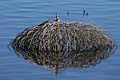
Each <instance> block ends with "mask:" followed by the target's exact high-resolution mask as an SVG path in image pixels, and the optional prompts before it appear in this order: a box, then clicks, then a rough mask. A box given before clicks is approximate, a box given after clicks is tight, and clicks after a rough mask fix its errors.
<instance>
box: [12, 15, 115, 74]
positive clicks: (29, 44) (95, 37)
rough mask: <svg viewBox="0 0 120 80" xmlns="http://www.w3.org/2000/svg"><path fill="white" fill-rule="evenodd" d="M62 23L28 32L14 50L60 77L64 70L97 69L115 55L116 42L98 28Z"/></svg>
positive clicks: (14, 44) (49, 23)
mask: <svg viewBox="0 0 120 80" xmlns="http://www.w3.org/2000/svg"><path fill="white" fill-rule="evenodd" d="M57 17H58V16H57ZM58 19H59V18H58ZM58 21H59V20H57V19H56V20H54V21H50V20H48V21H45V22H43V23H42V24H40V25H37V26H34V27H32V28H27V29H25V30H24V31H23V32H21V33H20V34H18V35H17V36H16V38H15V39H13V40H12V41H11V43H10V46H11V47H12V48H13V50H14V52H15V53H16V54H17V55H19V56H22V57H24V58H25V59H26V60H28V61H30V62H33V63H36V64H38V65H42V66H45V67H47V68H50V69H54V70H55V73H56V74H58V73H59V70H60V69H63V68H68V67H74V68H78V67H79V68H87V67H90V66H95V65H96V64H98V63H100V62H101V60H103V59H106V58H108V57H109V56H110V54H111V53H113V51H115V49H116V46H115V42H114V40H113V39H112V38H111V37H110V35H109V34H107V33H106V32H105V31H103V30H102V29H100V28H97V27H96V26H95V25H90V24H86V23H81V22H62V21H59V22H58Z"/></svg>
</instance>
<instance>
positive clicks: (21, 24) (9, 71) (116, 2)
mask: <svg viewBox="0 0 120 80" xmlns="http://www.w3.org/2000/svg"><path fill="white" fill-rule="evenodd" d="M83 5H85V8H86V10H87V11H88V12H89V16H88V17H83V16H82V8H83ZM67 10H69V15H68V16H67V14H66V12H67ZM56 12H58V13H59V16H60V19H61V20H64V21H82V22H90V23H93V24H96V25H99V26H101V27H102V28H104V29H105V30H106V31H108V32H109V33H110V34H111V35H112V36H113V38H114V39H115V41H116V44H117V50H116V52H115V53H114V54H112V55H111V56H110V58H109V59H106V60H103V61H102V63H100V64H98V65H97V66H95V67H93V68H83V69H81V68H67V69H65V70H63V71H61V73H60V74H58V76H56V75H55V74H53V73H52V71H50V70H49V69H46V68H44V67H42V66H37V65H36V66H33V65H31V64H30V63H28V62H27V61H26V60H24V59H23V58H18V57H17V56H16V55H15V54H14V53H12V52H10V51H9V49H8V48H7V45H8V44H9V42H10V41H11V39H12V38H14V37H15V36H16V35H17V33H19V32H21V31H23V30H24V29H25V28H27V27H31V26H34V25H37V24H39V23H41V22H43V21H45V20H47V19H49V18H55V13H56ZM119 21H120V0H91V1H84V0H60V1H58V0H1V1H0V80H120V58H119V57H120V54H119V52H120V37H119V35H120V26H119V25H120V22H119Z"/></svg>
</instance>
